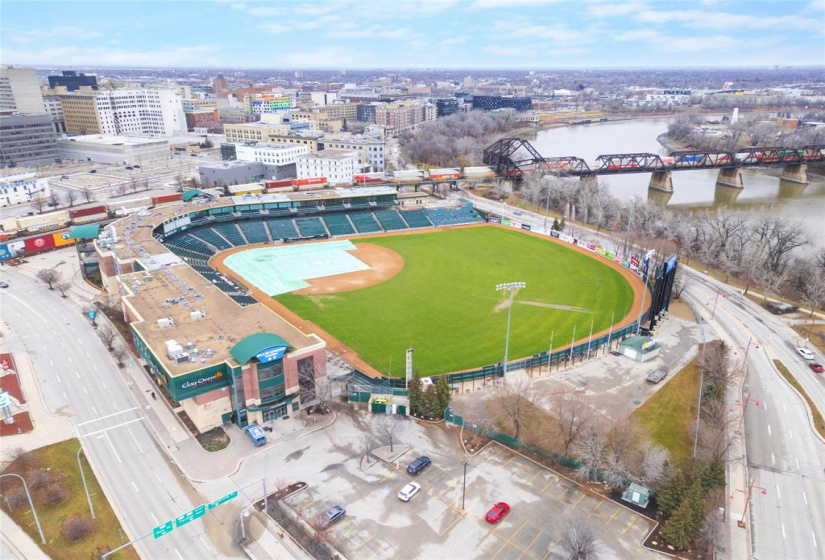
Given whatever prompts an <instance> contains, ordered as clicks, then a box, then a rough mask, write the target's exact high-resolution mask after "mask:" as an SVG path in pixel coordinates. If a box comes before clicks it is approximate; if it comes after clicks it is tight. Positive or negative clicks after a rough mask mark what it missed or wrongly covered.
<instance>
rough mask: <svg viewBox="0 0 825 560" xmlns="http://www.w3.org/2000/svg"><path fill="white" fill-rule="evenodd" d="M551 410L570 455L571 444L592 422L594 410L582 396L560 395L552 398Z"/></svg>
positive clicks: (556, 429) (556, 427)
mask: <svg viewBox="0 0 825 560" xmlns="http://www.w3.org/2000/svg"><path fill="white" fill-rule="evenodd" d="M549 412H550V416H551V417H552V418H553V421H554V427H555V431H556V432H557V433H558V436H559V438H560V439H561V443H562V447H563V449H564V454H565V455H569V453H570V446H571V445H573V443H575V442H576V440H577V439H578V438H579V436H580V435H581V433H582V432H583V431H584V430H585V429H586V428H587V426H588V424H589V423H590V420H591V419H592V417H593V414H592V411H591V409H590V407H589V406H587V404H586V403H585V402H584V401H582V400H581V399H580V398H578V397H576V396H572V395H560V396H558V397H556V398H554V399H553V400H552V402H551V406H550V410H549Z"/></svg>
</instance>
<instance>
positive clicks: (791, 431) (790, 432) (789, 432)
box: [788, 428, 793, 439]
mask: <svg viewBox="0 0 825 560" xmlns="http://www.w3.org/2000/svg"><path fill="white" fill-rule="evenodd" d="M788 434H789V435H790V436H791V439H793V430H791V429H790V428H788Z"/></svg>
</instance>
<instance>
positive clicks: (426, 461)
mask: <svg viewBox="0 0 825 560" xmlns="http://www.w3.org/2000/svg"><path fill="white" fill-rule="evenodd" d="M431 463H432V461H430V458H429V457H419V458H418V459H416V460H415V461H413V462H412V463H410V466H409V467H407V474H411V475H412V476H418V475H419V474H421V473H422V472H424V469H426V468H427V467H429V466H430V464H431Z"/></svg>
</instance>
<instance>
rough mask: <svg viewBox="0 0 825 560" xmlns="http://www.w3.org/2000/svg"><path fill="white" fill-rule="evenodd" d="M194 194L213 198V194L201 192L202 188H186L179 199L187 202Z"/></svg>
mask: <svg viewBox="0 0 825 560" xmlns="http://www.w3.org/2000/svg"><path fill="white" fill-rule="evenodd" d="M196 196H205V197H208V198H215V197H214V196H212V195H211V194H209V193H208V192H203V191H202V190H199V189H192V190H188V191H186V192H185V193H183V194H182V195H181V197H180V199H181V200H182V201H184V202H189V201H190V200H192V199H193V198H195V197H196Z"/></svg>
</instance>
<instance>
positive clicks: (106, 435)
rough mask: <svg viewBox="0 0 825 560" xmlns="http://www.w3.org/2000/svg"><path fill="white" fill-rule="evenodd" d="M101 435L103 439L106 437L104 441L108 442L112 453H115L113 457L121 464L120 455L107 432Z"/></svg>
mask: <svg viewBox="0 0 825 560" xmlns="http://www.w3.org/2000/svg"><path fill="white" fill-rule="evenodd" d="M103 437H104V439H106V443H108V444H109V447H110V448H111V449H112V453H114V454H115V459H117V462H118V463H120V464H121V465H122V464H123V461H122V460H121V458H120V455H118V454H117V451H116V450H115V446H114V444H113V443H112V440H111V439H109V434H103Z"/></svg>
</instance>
